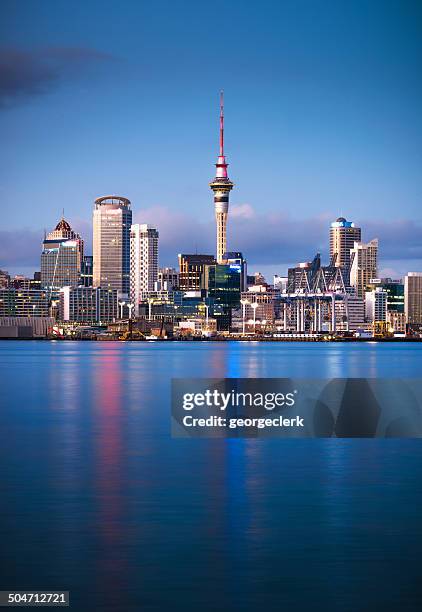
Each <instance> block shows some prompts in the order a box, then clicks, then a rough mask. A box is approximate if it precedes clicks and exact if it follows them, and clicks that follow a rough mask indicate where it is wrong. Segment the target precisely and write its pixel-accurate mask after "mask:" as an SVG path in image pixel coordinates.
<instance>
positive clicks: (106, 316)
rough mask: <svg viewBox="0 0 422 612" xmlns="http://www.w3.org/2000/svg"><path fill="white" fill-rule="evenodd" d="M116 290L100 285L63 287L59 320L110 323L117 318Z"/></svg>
mask: <svg viewBox="0 0 422 612" xmlns="http://www.w3.org/2000/svg"><path fill="white" fill-rule="evenodd" d="M117 302H118V291H117V290H116V289H103V288H101V287H63V288H62V289H61V290H60V306H59V313H60V320H61V321H63V322H66V321H68V322H74V323H87V324H92V323H110V322H112V321H114V320H115V319H117V318H118V303H117Z"/></svg>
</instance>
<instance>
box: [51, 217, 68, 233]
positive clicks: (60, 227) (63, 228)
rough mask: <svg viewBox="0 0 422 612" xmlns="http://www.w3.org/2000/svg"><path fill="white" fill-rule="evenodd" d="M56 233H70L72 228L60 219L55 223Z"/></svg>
mask: <svg viewBox="0 0 422 612" xmlns="http://www.w3.org/2000/svg"><path fill="white" fill-rule="evenodd" d="M55 231H56V232H57V231H59V232H60V231H63V232H71V231H72V228H71V227H70V225H69V223H68V222H67V221H66V220H65V219H60V221H59V222H58V223H57V225H56V230H55Z"/></svg>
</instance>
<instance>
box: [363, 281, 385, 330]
mask: <svg viewBox="0 0 422 612" xmlns="http://www.w3.org/2000/svg"><path fill="white" fill-rule="evenodd" d="M365 317H366V319H367V321H368V322H370V323H378V322H385V321H386V320H387V292H386V291H385V289H382V288H381V287H376V289H372V291H366V292H365Z"/></svg>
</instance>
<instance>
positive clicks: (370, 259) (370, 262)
mask: <svg viewBox="0 0 422 612" xmlns="http://www.w3.org/2000/svg"><path fill="white" fill-rule="evenodd" d="M350 254H351V259H352V264H351V268H350V284H351V286H352V287H354V288H355V291H356V295H357V296H358V297H361V298H364V297H365V291H366V288H367V287H368V285H370V283H371V281H372V279H374V278H377V268H378V240H377V239H374V240H371V241H370V242H368V243H364V242H355V243H354V246H353V249H352V250H351V252H350Z"/></svg>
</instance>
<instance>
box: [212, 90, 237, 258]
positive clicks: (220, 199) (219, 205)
mask: <svg viewBox="0 0 422 612" xmlns="http://www.w3.org/2000/svg"><path fill="white" fill-rule="evenodd" d="M215 165H216V168H217V172H216V175H215V179H214V180H213V181H212V182H211V183H210V187H211V189H212V190H213V192H214V204H215V220H216V223H217V262H218V263H222V262H223V255H224V253H226V252H227V215H228V212H229V193H230V191H231V190H232V189H233V183H232V182H231V180H230V179H229V178H228V176H227V166H228V164H227V163H226V158H225V156H224V100H223V92H221V95H220V155H219V156H218V159H217V163H216V164H215Z"/></svg>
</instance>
